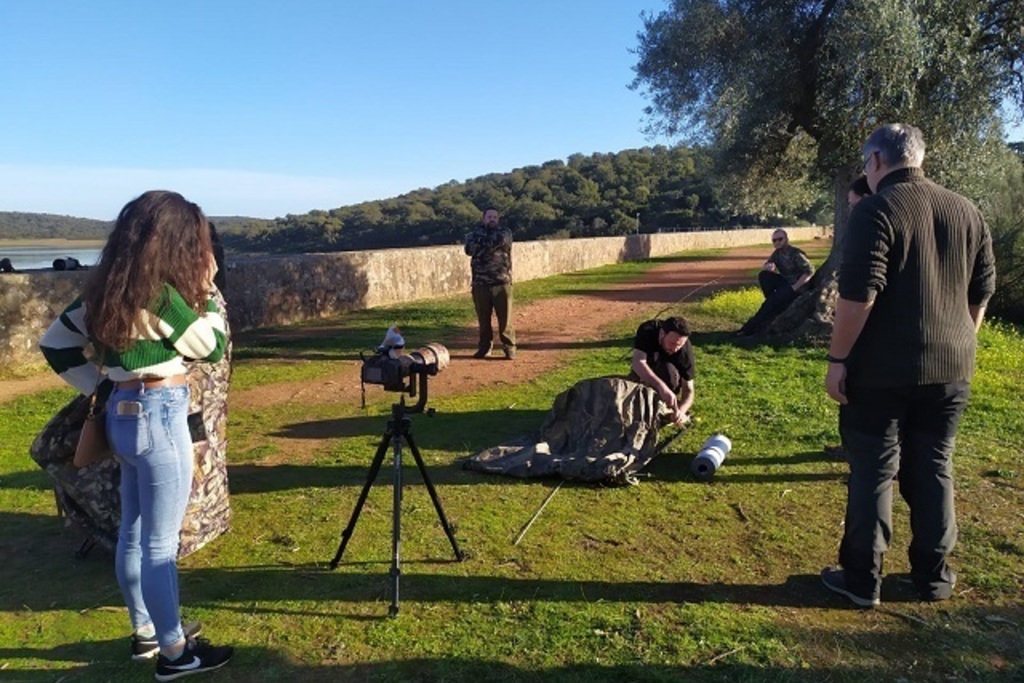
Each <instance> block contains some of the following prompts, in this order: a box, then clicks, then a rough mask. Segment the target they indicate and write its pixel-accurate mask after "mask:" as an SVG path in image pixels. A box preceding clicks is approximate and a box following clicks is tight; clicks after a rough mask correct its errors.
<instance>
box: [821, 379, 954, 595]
mask: <svg viewBox="0 0 1024 683" xmlns="http://www.w3.org/2000/svg"><path fill="white" fill-rule="evenodd" d="M853 379H854V380H855V378H853ZM969 397H970V384H969V383H968V382H967V381H966V380H964V381H959V382H951V383H948V384H928V385H922V386H909V387H886V388H857V387H856V383H855V381H853V382H850V381H848V384H847V398H848V399H849V403H848V404H847V405H845V406H840V407H839V432H840V434H841V435H842V438H843V446H844V448H845V449H846V451H847V457H848V459H849V463H850V481H849V485H848V493H847V501H846V527H845V529H844V533H843V540H842V543H841V544H840V547H839V563H840V564H841V565H842V566H843V569H844V571H845V579H846V585H847V587H849V588H850V590H852V591H853V592H854V593H856V594H858V595H863V596H865V597H867V596H877V595H878V591H879V588H880V586H881V578H882V560H883V558H884V556H885V552H886V551H887V550H888V548H889V543H890V541H891V540H892V489H893V481H894V479H895V477H896V474H897V472H898V473H899V490H900V495H901V496H903V499H904V500H905V501H906V503H907V506H908V507H909V508H910V531H911V534H912V536H913V538H912V539H911V541H910V549H909V557H910V567H911V579H912V580H913V582H914V586H915V587H916V588H917V590H918V592H919V593H920V594H921V597H922V598H924V599H930V600H935V599H944V598H948V597H949V596H950V595H951V593H952V590H953V582H954V581H955V575H954V574H953V572H952V570H951V569H950V568H949V566H948V565H947V564H946V557H947V555H949V553H950V551H952V550H953V546H954V545H955V544H956V536H957V528H956V511H955V509H954V506H953V463H952V456H953V447H954V445H955V441H956V432H957V428H958V427H959V425H960V418H961V416H962V415H963V412H964V408H965V407H966V406H967V401H968V398H969Z"/></svg>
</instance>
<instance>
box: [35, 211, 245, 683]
mask: <svg viewBox="0 0 1024 683" xmlns="http://www.w3.org/2000/svg"><path fill="white" fill-rule="evenodd" d="M215 274H216V266H215V264H214V258H213V251H212V247H211V244H210V230H209V226H208V223H207V221H206V217H205V216H204V215H203V212H202V211H201V210H200V209H199V207H198V206H196V205H195V204H193V203H191V202H189V201H187V200H186V199H185V198H184V197H182V196H181V195H180V194H177V193H175V192H166V191H151V192H146V193H145V194H143V195H141V196H139V197H138V198H136V199H134V200H132V201H131V202H129V203H128V204H127V205H126V206H125V207H124V208H123V209H122V210H121V213H120V215H119V216H118V218H117V222H116V224H115V226H114V229H113V232H111V234H110V237H109V238H108V240H107V244H106V246H105V247H104V249H103V254H102V256H101V257H100V262H99V264H98V265H97V266H96V267H95V268H94V269H93V271H92V272H91V273H90V277H89V279H88V281H87V282H86V285H85V288H84V290H83V292H82V295H81V296H80V297H79V298H78V299H76V300H75V301H74V302H73V303H72V304H71V305H70V306H68V308H67V309H65V310H64V312H63V313H61V315H60V317H59V318H58V319H57V320H56V321H55V322H54V323H53V325H51V327H50V329H49V330H47V332H46V334H45V335H44V336H43V339H42V341H41V343H40V346H41V348H42V351H43V354H44V355H45V356H46V359H47V361H48V362H49V364H50V366H51V367H52V368H53V369H54V370H55V371H56V372H58V373H59V374H60V375H61V377H63V378H64V379H65V380H66V381H67V382H68V383H69V384H71V385H72V386H74V387H75V388H76V389H78V390H79V391H81V392H82V393H83V394H91V393H92V392H93V391H97V392H99V393H100V394H101V396H102V395H104V394H109V398H108V400H107V403H106V406H107V410H106V427H107V436H108V438H109V440H110V444H111V446H112V448H113V450H114V453H115V454H116V456H117V458H118V460H119V461H120V463H121V527H120V531H119V534H118V541H117V555H116V562H115V567H116V573H117V581H118V584H119V585H120V587H121V591H122V593H123V594H124V599H125V603H126V604H127V606H128V613H129V617H130V618H131V623H132V627H133V629H134V634H133V636H132V658H133V659H142V658H149V657H152V656H154V655H157V654H158V656H157V670H156V679H157V680H158V681H171V680H175V679H177V678H180V677H182V676H188V675H192V674H195V673H200V672H203V671H209V670H213V669H217V668H219V667H221V666H223V665H224V664H226V663H227V661H228V660H229V659H230V658H231V655H232V648H230V647H214V646H213V645H211V644H210V643H209V642H207V641H205V640H202V639H197V638H194V637H191V636H192V634H193V633H194V632H195V631H196V629H195V628H191V629H189V631H190V633H189V634H186V632H185V629H184V628H183V627H182V624H181V617H180V610H179V602H178V569H177V562H176V560H177V554H178V534H179V532H180V530H181V525H182V520H183V519H184V517H185V508H186V505H187V504H188V498H189V494H190V492H191V486H192V441H191V438H190V436H189V430H188V422H187V416H188V406H189V394H188V386H187V384H186V383H185V365H184V363H185V360H186V359H188V360H198V361H217V360H219V359H220V357H221V356H222V355H223V353H224V348H225V345H226V341H227V339H226V336H225V333H224V330H225V325H224V321H223V320H222V319H221V317H220V315H219V313H218V312H217V307H216V305H215V304H214V302H213V301H212V300H211V299H210V296H209V293H210V291H211V289H212V280H213V277H214V275H215ZM187 636H188V637H187Z"/></svg>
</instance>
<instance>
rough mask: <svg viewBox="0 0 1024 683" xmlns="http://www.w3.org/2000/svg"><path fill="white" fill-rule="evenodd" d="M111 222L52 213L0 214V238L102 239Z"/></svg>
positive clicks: (1, 212)
mask: <svg viewBox="0 0 1024 683" xmlns="http://www.w3.org/2000/svg"><path fill="white" fill-rule="evenodd" d="M113 225H114V224H113V223H112V222H109V221H97V220H94V219H92V218H75V217H74V216H58V215H56V214H52V213H23V212H20V211H0V239H69V240H101V239H104V238H105V237H106V236H107V233H108V232H110V228H111V227H113Z"/></svg>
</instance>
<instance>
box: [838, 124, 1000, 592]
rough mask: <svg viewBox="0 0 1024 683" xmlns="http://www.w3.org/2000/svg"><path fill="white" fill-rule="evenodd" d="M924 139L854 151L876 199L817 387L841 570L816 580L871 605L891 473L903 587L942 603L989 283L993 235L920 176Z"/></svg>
mask: <svg viewBox="0 0 1024 683" xmlns="http://www.w3.org/2000/svg"><path fill="white" fill-rule="evenodd" d="M924 149H925V146H924V139H923V137H922V135H921V131H920V130H919V129H917V128H915V127H914V126H910V125H907V124H889V125H885V126H882V127H881V128H879V129H878V130H876V131H875V132H873V133H872V134H871V135H870V136H869V137H868V139H867V141H866V142H865V143H864V146H863V148H862V152H863V154H864V170H865V173H866V175H867V178H868V185H869V186H870V187H871V190H872V192H874V194H873V195H871V196H868V197H865V198H864V199H862V200H861V201H860V202H859V203H858V204H857V206H856V207H854V209H853V212H852V213H851V215H850V221H849V224H848V227H847V230H848V234H847V242H846V245H845V248H844V250H843V256H842V263H841V266H840V269H839V300H838V302H837V305H836V314H835V323H834V328H833V331H832V341H831V345H830V347H829V355H828V358H827V360H828V363H829V366H828V373H827V375H826V379H825V385H826V389H827V391H828V394H829V396H831V397H832V398H833V399H835V400H836V401H837V402H838V403H839V404H840V408H839V431H840V434H841V435H842V439H843V446H844V447H845V448H846V451H847V453H848V459H849V462H850V479H849V484H848V494H847V506H846V523H845V528H844V532H843V539H842V542H841V544H840V547H839V562H840V564H841V565H842V569H833V568H827V569H825V570H824V571H823V572H822V580H823V582H824V583H825V586H826V587H827V588H828V589H830V590H832V591H834V592H836V593H839V594H841V595H844V596H845V597H847V598H849V599H850V600H851V601H852V602H853V603H854V604H856V605H858V606H860V607H872V606H875V605H878V604H879V602H880V599H879V589H880V586H881V576H882V559H883V556H884V554H885V551H886V550H887V548H888V546H889V541H890V539H891V536H892V489H893V479H894V477H895V475H896V473H897V472H899V489H900V495H902V496H903V499H904V500H905V501H906V502H907V505H908V507H909V508H910V512H911V515H910V527H911V534H912V536H913V538H912V539H911V542H910V550H909V556H910V566H911V579H912V581H913V584H914V587H915V588H916V589H917V592H918V594H919V595H920V597H921V598H922V599H924V600H944V599H947V598H949V597H951V596H952V593H953V587H954V585H955V583H956V574H955V573H954V572H953V570H952V569H950V568H949V566H948V565H947V563H946V558H947V556H948V554H949V553H950V551H951V550H952V549H953V546H954V544H955V543H956V535H957V529H956V516H955V512H954V507H953V469H952V462H951V458H952V453H953V445H954V441H955V438H956V432H957V426H958V424H959V422H960V417H961V415H962V414H963V411H964V408H965V407H966V405H967V400H968V397H969V395H970V380H971V376H972V375H973V372H974V356H975V349H976V337H977V331H978V328H979V327H980V326H981V321H982V318H983V316H984V312H985V306H986V304H987V302H988V300H989V297H991V295H992V292H993V290H994V289H995V265H994V259H993V255H992V238H991V235H990V234H989V231H988V228H987V227H986V226H985V221H984V220H983V219H982V216H981V214H980V213H979V211H978V209H977V208H975V206H974V205H973V204H971V202H970V201H968V200H967V199H965V198H964V197H961V196H960V195H958V194H956V193H954V192H951V191H949V190H947V189H945V188H943V187H941V186H939V185H937V184H935V183H933V182H931V181H930V180H928V179H927V178H925V175H924V172H923V171H922V170H921V162H922V161H923V159H924Z"/></svg>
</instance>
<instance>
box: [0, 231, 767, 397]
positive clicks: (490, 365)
mask: <svg viewBox="0 0 1024 683" xmlns="http://www.w3.org/2000/svg"><path fill="white" fill-rule="evenodd" d="M769 249H770V247H767V246H757V247H742V248H737V249H731V250H729V251H727V252H725V253H724V254H722V255H720V256H717V257H712V258H710V259H708V260H706V261H699V262H694V261H679V262H672V263H665V264H662V265H659V266H657V267H655V268H654V269H652V270H650V271H648V272H647V273H646V274H644V275H643V276H642V277H641V278H639V279H637V280H634V281H630V282H622V283H619V284H615V285H611V286H608V287H607V288H605V289H602V290H600V291H593V292H588V293H587V294H581V295H576V296H571V297H560V298H554V299H544V300H541V301H537V302H535V303H531V304H527V305H521V306H517V307H516V308H515V310H514V316H515V326H516V335H517V337H518V341H519V343H520V349H519V353H518V354H517V357H516V360H515V361H513V362H508V361H506V360H505V359H504V357H503V356H502V355H501V352H500V350H499V351H498V352H497V353H496V354H495V355H494V356H492V357H491V358H487V359H481V360H478V359H475V358H472V356H471V354H472V352H473V350H474V349H475V345H476V344H475V339H476V330H475V328H467V329H466V330H464V331H463V333H462V334H461V335H460V336H459V337H458V338H456V339H450V340H436V341H441V342H442V343H445V344H446V345H447V346H448V347H449V349H450V350H451V352H452V363H451V366H450V367H449V368H448V369H447V370H446V371H445V372H444V373H442V374H441V375H439V377H438V380H437V381H435V382H432V383H431V392H432V394H434V395H446V394H460V393H467V392H472V391H474V390H477V389H480V388H482V387H493V386H495V385H500V384H510V385H514V384H520V383H522V382H526V381H529V380H530V379H533V378H535V377H538V376H540V375H541V374H542V373H544V372H546V371H548V370H550V369H552V368H557V367H559V366H560V365H561V364H562V363H564V362H565V361H566V358H568V357H569V355H571V354H572V353H573V352H574V351H575V350H576V349H578V348H580V347H581V346H585V345H586V344H587V343H588V342H592V341H596V340H599V339H600V338H601V331H602V328H603V327H604V326H607V325H610V324H613V323H615V322H618V321H621V320H626V319H629V318H635V317H640V316H654V315H655V314H657V313H659V312H661V311H662V310H663V309H665V308H666V307H668V306H671V305H673V304H675V303H677V302H679V301H680V300H683V299H693V298H703V297H705V296H707V295H708V294H710V293H712V292H714V291H716V290H718V289H722V288H723V287H729V286H735V285H738V284H746V285H750V284H753V283H752V281H751V279H750V275H749V273H750V271H751V269H754V268H757V267H758V266H759V265H760V264H761V263H762V262H763V261H764V258H765V255H766V254H767V252H768V251H769ZM423 341H435V340H423ZM358 370H359V369H358V363H357V362H355V361H351V362H345V363H344V367H343V368H342V369H341V370H339V371H338V372H337V373H334V374H333V375H330V376H327V377H324V378H321V379H318V380H313V381H310V380H304V381H300V382H283V383H278V384H273V385H269V386H263V387H258V388H255V389H249V390H245V391H238V392H232V395H231V402H232V405H233V406H237V407H240V408H264V407H269V406H273V405H278V404H281V403H287V402H291V401H294V400H296V399H300V398H302V397H312V396H315V397H316V400H317V402H325V401H332V402H338V401H344V402H352V403H355V402H358V400H359V372H358ZM60 386H62V382H61V380H60V379H59V378H58V377H56V376H54V375H49V374H44V375H38V376H34V377H29V378H26V379H14V380H0V402H3V401H8V400H10V399H12V398H15V397H17V396H20V395H23V394H28V393H32V392H35V391H39V390H42V389H49V388H56V387H60Z"/></svg>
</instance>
